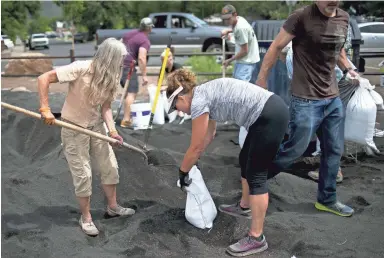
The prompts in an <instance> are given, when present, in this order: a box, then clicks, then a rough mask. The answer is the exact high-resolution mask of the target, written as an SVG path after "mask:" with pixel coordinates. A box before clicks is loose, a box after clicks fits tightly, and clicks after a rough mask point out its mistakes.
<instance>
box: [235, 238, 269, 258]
mask: <svg viewBox="0 0 384 258" xmlns="http://www.w3.org/2000/svg"><path fill="white" fill-rule="evenodd" d="M267 249H268V243H267V241H266V240H265V236H264V235H263V238H262V240H261V241H257V239H256V237H254V236H246V237H244V238H242V239H240V240H239V241H238V242H237V243H235V244H233V245H230V246H229V247H228V248H227V252H228V253H229V254H230V255H232V256H237V257H242V256H248V255H252V254H256V253H261V252H263V251H265V250H267Z"/></svg>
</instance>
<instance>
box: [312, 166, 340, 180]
mask: <svg viewBox="0 0 384 258" xmlns="http://www.w3.org/2000/svg"><path fill="white" fill-rule="evenodd" d="M308 176H309V177H310V178H312V179H313V180H316V181H318V180H319V170H318V169H316V170H315V171H309V172H308ZM343 179H344V177H343V174H342V173H341V168H340V167H339V172H337V177H336V183H341V182H343Z"/></svg>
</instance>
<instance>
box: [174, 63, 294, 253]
mask: <svg viewBox="0 0 384 258" xmlns="http://www.w3.org/2000/svg"><path fill="white" fill-rule="evenodd" d="M167 82H168V88H167V97H168V103H169V104H170V105H169V110H168V113H169V112H173V111H174V110H179V111H183V112H185V113H186V114H190V115H191V116H192V135H191V144H190V146H189V148H188V150H187V152H186V154H185V156H184V159H183V161H182V163H181V166H180V168H179V179H180V186H181V188H183V187H185V186H188V185H190V183H191V182H190V179H189V177H188V173H189V171H190V170H191V169H192V167H193V166H194V165H195V164H196V162H197V161H198V159H199V157H200V155H201V154H202V153H203V152H204V150H205V149H206V148H207V147H208V145H209V144H210V143H211V141H212V140H213V138H214V136H215V133H216V122H217V121H218V122H225V121H235V122H236V124H237V125H238V126H244V127H245V128H246V129H247V130H248V132H249V133H248V134H247V137H246V139H245V143H244V146H243V148H242V150H241V152H240V156H239V161H240V166H241V177H242V198H241V201H239V202H237V203H235V204H231V205H220V207H219V210H220V211H222V212H225V213H227V214H230V215H233V216H239V217H243V218H251V219H252V223H251V229H250V231H249V232H248V234H246V236H245V237H244V238H242V239H241V240H239V241H238V242H237V243H234V244H232V245H230V246H229V247H228V248H227V252H228V253H229V254H231V255H233V256H246V255H251V254H254V253H259V252H262V251H264V250H266V249H267V248H268V244H267V241H266V238H265V236H264V234H263V227H264V218H265V215H266V211H267V208H268V187H267V176H268V167H269V166H270V165H271V164H272V161H273V159H274V157H275V156H276V153H277V151H278V149H279V146H280V143H281V141H282V140H283V137H284V133H285V130H286V128H287V126H288V120H289V113H288V107H287V106H286V104H285V102H284V101H283V100H282V99H281V98H280V97H279V96H277V95H275V94H274V93H272V92H270V91H268V90H266V89H263V88H261V87H259V86H256V85H254V84H252V83H249V82H245V81H242V80H238V79H233V78H220V79H215V80H211V81H208V82H206V83H204V84H202V85H197V83H196V77H195V75H194V73H192V72H191V71H189V70H187V69H179V70H176V71H175V72H173V73H171V74H170V75H169V76H168V78H167Z"/></svg>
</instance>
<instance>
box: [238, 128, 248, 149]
mask: <svg viewBox="0 0 384 258" xmlns="http://www.w3.org/2000/svg"><path fill="white" fill-rule="evenodd" d="M247 134H248V131H247V129H245V127H244V126H241V127H240V132H239V145H240V148H243V145H244V142H245V138H247Z"/></svg>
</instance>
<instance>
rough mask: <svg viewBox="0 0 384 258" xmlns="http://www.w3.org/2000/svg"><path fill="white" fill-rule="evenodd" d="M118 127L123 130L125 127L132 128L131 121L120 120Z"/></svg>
mask: <svg viewBox="0 0 384 258" xmlns="http://www.w3.org/2000/svg"><path fill="white" fill-rule="evenodd" d="M120 126H121V127H124V128H126V127H128V128H131V127H132V120H130V121H127V120H121V123H120Z"/></svg>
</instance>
